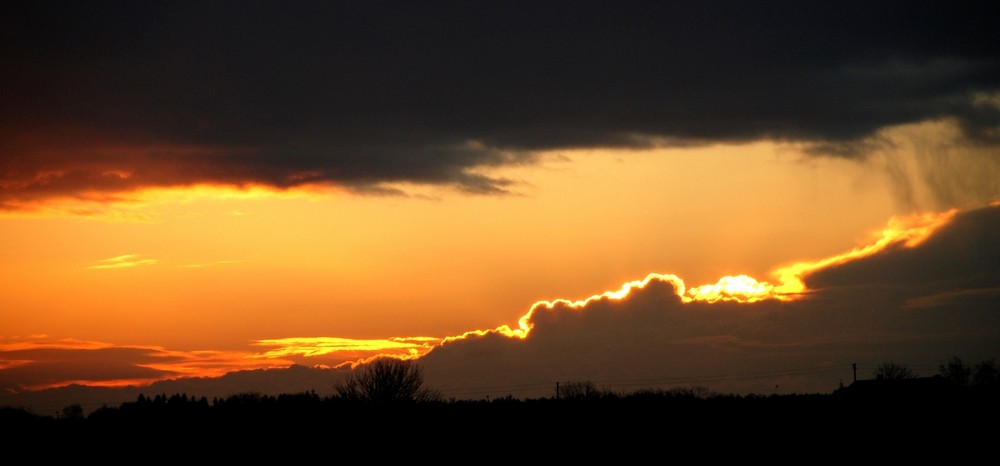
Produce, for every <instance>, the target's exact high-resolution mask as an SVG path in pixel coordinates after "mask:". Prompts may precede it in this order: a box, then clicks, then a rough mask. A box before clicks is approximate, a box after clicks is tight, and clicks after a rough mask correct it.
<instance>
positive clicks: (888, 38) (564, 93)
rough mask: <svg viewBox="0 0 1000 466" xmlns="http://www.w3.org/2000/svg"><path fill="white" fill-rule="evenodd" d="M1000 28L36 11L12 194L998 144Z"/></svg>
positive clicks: (617, 15) (10, 56)
mask: <svg viewBox="0 0 1000 466" xmlns="http://www.w3.org/2000/svg"><path fill="white" fill-rule="evenodd" d="M998 16H1000V5H998V4H997V3H996V2H985V1H984V2H922V1H918V2H836V3H829V4H815V3H808V2H807V3H803V2H765V3H759V2H727V1H722V2H626V3H621V2H499V3H485V4H484V3H482V2H296V3H288V2H192V3H176V2H87V3H70V4H66V3H65V2H56V3H49V2H21V3H18V4H15V5H10V6H8V7H6V8H5V13H4V15H3V19H0V34H2V35H3V40H2V41H0V44H2V45H0V56H2V57H3V62H4V63H3V65H4V70H5V72H4V73H3V75H2V76H0V85H2V88H3V89H5V92H4V93H3V94H2V95H0V171H2V173H0V181H3V182H4V183H3V184H0V189H3V190H4V191H5V192H6V193H5V194H6V197H10V196H16V195H21V196H29V197H30V196H31V195H33V194H32V193H33V192H34V191H38V192H40V193H46V192H50V191H53V192H55V191H60V190H64V191H68V192H75V191H78V190H80V189H84V188H87V187H90V188H97V189H108V190H112V189H116V188H122V187H126V188H127V187H130V186H132V185H133V184H136V185H137V184H160V185H162V184H184V183H193V182H202V181H221V182H230V183H238V182H243V181H260V182H266V183H271V184H274V185H277V186H289V185H294V184H297V183H301V182H305V181H333V182H338V183H343V184H348V185H354V186H360V187H365V186H372V185H376V184H378V183H380V182H386V181H416V182H427V183H445V184H454V185H457V186H459V187H461V188H464V189H467V190H471V191H476V192H496V191H502V190H503V189H504V183H503V180H494V179H489V178H485V177H482V176H476V175H474V174H470V173H469V172H468V171H467V169H469V168H470V167H475V166H480V165H490V164H504V163H516V162H522V161H526V160H530V158H531V155H530V153H531V151H533V150H538V149H550V148H566V147H587V146H634V145H643V144H648V143H649V141H650V138H665V139H673V140H696V141H697V140H721V141H741V140H749V139H755V138H762V137H768V138H779V139H791V140H800V141H811V142H824V143H834V144H837V143H843V142H850V141H853V140H856V139H858V138H863V137H865V136H868V135H871V134H873V132H874V131H876V130H877V129H879V128H882V127H885V126H887V125H894V124H899V123H906V122H913V121H919V120H923V119H929V118H941V117H954V118H957V119H959V120H960V121H961V123H962V124H963V125H964V127H965V128H966V129H967V130H968V131H969V134H970V135H979V136H986V135H988V133H987V132H986V131H985V130H986V129H988V128H991V127H994V126H996V125H997V123H998V122H1000V115H998V111H997V108H995V107H993V106H990V105H976V104H974V96H975V95H976V94H977V93H983V92H985V93H995V92H998V91H1000V60H998V59H997V55H996V50H998V49H1000V34H998V32H997V29H996V28H995V27H994V26H995V24H994V21H993V19H992V18H996V17H998ZM470 141H474V142H475V144H470V143H469V142H470ZM163 146H170V147H198V148H211V150H209V151H207V152H206V150H195V151H187V152H185V151H178V150H173V151H165V152H164V151H163V150H160V151H157V150H154V149H152V148H155V147H163ZM108 147H128V148H132V149H133V150H132V151H131V152H128V153H127V154H126V155H122V154H115V153H112V152H109V151H107V150H106V149H107V148H108ZM81 154H86V155H85V156H83V155H81ZM71 162H72V163H71ZM67 166H69V167H70V168H71V170H70V172H69V173H67V174H64V175H63V177H62V178H59V179H57V180H56V179H49V180H47V182H46V183H39V182H29V181H26V180H32V179H34V178H35V177H36V176H37V174H38V173H40V172H48V171H53V170H58V169H65V168H66V167H67ZM108 166H112V167H118V168H126V169H130V170H132V171H133V172H134V173H133V174H134V176H133V178H131V179H130V181H129V183H126V184H125V185H124V186H122V183H121V182H120V180H119V181H117V182H116V183H117V184H115V183H112V181H115V180H108V179H106V177H102V176H100V174H101V173H103V171H104V170H107V169H108V168H107V167H108ZM64 183H65V184H64Z"/></svg>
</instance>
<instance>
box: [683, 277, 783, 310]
mask: <svg viewBox="0 0 1000 466" xmlns="http://www.w3.org/2000/svg"><path fill="white" fill-rule="evenodd" d="M683 298H684V300H685V301H686V302H691V301H705V302H710V303H714V302H716V301H736V302H741V303H754V302H757V301H761V300H764V299H778V300H785V299H787V297H786V296H783V295H780V294H776V293H774V286H773V285H771V284H770V283H767V282H759V281H757V280H755V279H753V278H751V277H749V276H746V275H737V276H728V277H722V279H720V280H719V281H718V283H715V284H713V285H702V286H698V287H694V288H691V289H690V290H687V293H686V294H685V295H684V296H683Z"/></svg>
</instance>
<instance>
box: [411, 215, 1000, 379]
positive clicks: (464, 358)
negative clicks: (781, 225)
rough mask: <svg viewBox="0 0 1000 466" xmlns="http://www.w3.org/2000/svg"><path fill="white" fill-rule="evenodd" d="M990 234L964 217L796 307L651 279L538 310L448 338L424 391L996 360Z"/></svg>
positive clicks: (836, 278)
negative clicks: (622, 292) (522, 333)
mask: <svg viewBox="0 0 1000 466" xmlns="http://www.w3.org/2000/svg"><path fill="white" fill-rule="evenodd" d="M998 225H1000V206H995V207H989V208H983V209H977V210H973V211H969V212H965V213H962V214H960V215H959V216H958V217H956V218H955V220H954V221H953V222H952V223H951V224H949V225H947V226H946V227H944V228H942V229H941V230H939V231H938V232H937V233H936V234H935V235H934V236H933V237H931V238H930V239H928V240H927V241H926V242H924V243H922V244H921V245H920V246H918V247H916V248H912V249H907V248H900V249H889V250H886V251H883V252H881V253H879V254H876V255H874V256H870V257H868V258H864V259H857V260H854V261H852V262H849V263H846V264H844V265H842V266H838V267H832V268H827V269H821V270H819V271H817V272H814V273H813V275H811V276H809V277H806V278H807V279H806V281H807V282H808V283H809V284H810V286H811V287H812V292H811V293H810V295H809V297H808V298H807V299H804V300H801V301H793V302H777V301H762V302H758V303H753V304H740V303H725V302H717V303H714V304H708V303H687V304H685V303H682V302H681V300H680V299H679V298H678V297H677V295H676V294H675V291H674V289H673V286H672V285H671V284H669V283H666V282H653V283H651V284H650V285H649V286H647V287H646V288H643V289H641V290H635V291H633V292H632V293H631V294H630V295H629V296H628V297H627V298H626V299H624V300H621V301H615V300H609V299H603V300H598V301H593V302H591V303H589V304H588V305H587V306H586V307H584V308H582V309H570V308H568V307H567V306H564V305H558V306H556V307H554V308H553V309H551V310H549V309H538V310H536V311H535V313H533V315H532V319H531V322H532V323H533V324H534V325H535V327H534V329H533V330H532V331H531V333H530V334H529V335H528V337H527V338H526V339H524V340H520V339H511V338H507V337H503V336H501V335H498V334H488V335H486V336H483V337H472V338H468V339H465V340H456V341H453V342H451V343H446V344H444V345H442V346H439V347H437V348H435V349H434V350H433V351H431V352H430V353H428V354H427V355H426V356H424V357H423V358H422V359H421V360H420V361H421V363H422V364H423V367H424V368H425V371H426V373H427V378H428V381H429V382H431V383H434V384H438V385H439V386H442V387H448V388H449V389H451V390H455V391H456V392H458V393H465V394H477V395H480V396H482V395H486V394H490V395H493V396H503V395H505V393H502V390H503V389H505V388H506V387H529V388H533V389H534V391H533V392H525V393H519V395H529V394H530V395H531V396H551V394H552V393H553V391H552V389H553V386H554V384H555V382H557V381H594V382H595V383H597V384H598V385H603V384H606V385H609V386H611V387H612V388H616V389H619V390H626V389H635V388H652V387H657V386H668V387H669V386H685V385H701V386H706V387H709V388H711V389H714V390H717V391H720V392H735V393H772V392H773V391H774V390H776V388H775V387H776V386H780V390H781V391H782V392H789V391H795V392H805V393H829V392H831V391H833V390H834V389H836V388H837V386H838V384H839V383H841V382H844V383H845V384H846V383H850V382H851V380H852V377H853V374H852V371H851V364H853V363H859V365H861V366H862V367H868V368H874V367H875V365H877V364H878V363H881V362H885V361H895V362H897V363H902V364H908V365H914V366H917V365H919V367H920V368H919V369H918V373H919V374H920V375H924V376H930V375H933V374H935V373H936V364H938V363H943V362H944V361H945V360H946V359H947V358H949V357H951V356H960V357H962V358H963V359H965V360H971V361H980V360H986V359H990V358H997V357H998V356H1000V339H998V338H997V336H998V335H1000V249H998V248H997V241H996V239H997V238H998V237H1000V236H998V235H997V233H998ZM928 366H930V367H931V369H930V371H929V372H928V370H927V367H928ZM871 375H872V374H871V373H870V372H869V373H859V374H858V376H859V378H868V377H871Z"/></svg>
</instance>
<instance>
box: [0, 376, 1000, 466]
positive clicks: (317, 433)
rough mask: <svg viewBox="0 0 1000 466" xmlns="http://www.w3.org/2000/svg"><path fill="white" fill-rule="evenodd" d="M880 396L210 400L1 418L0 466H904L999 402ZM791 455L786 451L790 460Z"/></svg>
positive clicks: (950, 391) (902, 393) (992, 434)
mask: <svg viewBox="0 0 1000 466" xmlns="http://www.w3.org/2000/svg"><path fill="white" fill-rule="evenodd" d="M937 379H940V378H939V377H938V378H937ZM914 380H920V379H914ZM571 385H572V384H570V386H571ZM918 385H919V384H918ZM887 387H888V388H886V389H885V390H880V389H875V390H874V391H869V390H866V389H858V387H854V386H851V387H844V388H842V389H839V390H837V391H835V392H834V393H832V394H810V395H794V394H793V395H767V396H763V395H750V396H737V395H719V394H712V393H707V392H704V391H700V390H640V391H636V392H633V393H629V394H616V393H612V392H608V391H600V390H592V391H584V392H582V393H581V392H572V391H570V392H569V393H568V394H569V395H571V396H566V395H567V393H563V394H562V396H560V397H555V396H553V397H550V398H539V399H516V398H512V397H502V398H493V399H482V400H454V399H452V400H443V399H436V400H432V401H410V402H399V403H375V402H364V401H358V400H348V399H345V398H343V397H338V396H319V395H317V394H315V393H312V392H307V393H297V394H286V395H278V396H272V395H261V394H255V393H243V394H237V395H233V396H230V397H227V398H216V399H212V400H209V399H207V398H204V397H194V396H189V395H186V394H173V395H166V394H158V395H153V396H146V395H140V396H139V397H138V399H137V400H135V401H132V402H127V403H122V404H121V405H120V406H116V407H110V406H108V407H102V408H99V409H97V410H95V411H94V412H92V413H90V414H88V415H83V413H82V412H81V411H80V410H79V409H76V408H74V407H68V408H67V409H64V410H63V411H62V412H61V413H60V414H59V415H58V416H42V415H36V414H32V413H30V412H27V411H25V410H21V409H16V408H4V409H2V410H0V427H2V428H3V429H4V432H5V433H6V436H5V438H6V440H7V442H8V445H9V447H8V448H7V451H8V452H11V451H16V450H17V449H18V448H25V449H28V451H30V452H34V453H38V452H39V451H36V449H37V448H39V447H38V446H37V445H39V443H38V442H39V441H44V442H45V443H43V444H42V445H43V446H42V447H41V450H40V452H41V453H45V455H43V456H45V457H46V458H50V459H58V458H59V457H60V456H62V457H65V458H68V459H81V458H84V457H88V456H89V457H94V458H96V459H109V455H110V457H112V458H113V457H117V458H122V459H128V458H131V456H129V455H127V454H126V452H128V451H130V450H129V448H142V449H143V450H142V451H143V452H144V453H142V455H143V457H144V458H147V459H150V458H155V459H158V460H160V461H161V462H166V461H187V460H188V458H190V457H191V456H192V455H199V456H198V457H199V458H203V459H205V460H218V461H224V460H225V461H234V460H249V461H253V460H260V461H262V460H263V458H264V457H280V458H281V459H283V460H285V461H288V460H291V459H296V458H299V459H302V460H305V459H314V458H315V455H317V454H319V455H322V456H328V457H341V456H343V458H344V459H343V461H347V459H346V458H348V456H347V455H353V454H357V453H358V450H359V449H360V450H361V451H363V454H364V455H365V456H366V457H367V458H369V459H371V460H373V461H378V462H381V461H396V460H407V461H411V460H413V459H414V458H420V457H424V458H425V459H427V460H434V459H437V460H440V461H441V462H445V463H448V462H463V463H464V462H478V461H482V460H483V458H484V455H485V457H489V456H496V455H501V456H503V455H512V454H528V452H529V451H531V449H532V448H535V449H540V450H539V451H540V453H537V454H540V455H542V456H540V457H538V458H539V459H542V458H547V459H552V460H562V461H585V460H590V459H592V458H593V455H598V454H600V455H609V454H614V455H616V458H617V460H616V461H618V462H624V463H634V462H639V461H645V460H646V459H648V458H647V457H648V455H650V454H660V455H665V454H668V453H669V454H671V455H673V454H681V453H685V454H686V453H688V452H691V451H696V452H698V453H699V454H700V455H702V456H701V457H702V459H722V458H734V457H735V456H737V455H750V456H758V455H763V454H764V450H767V449H777V450H776V451H775V452H771V453H769V454H771V455H775V454H776V455H779V456H787V455H791V454H792V453H791V452H793V451H797V450H799V449H813V450H815V451H821V452H824V453H823V454H824V455H834V454H835V453H834V452H840V453H841V454H847V452H849V451H850V452H855V453H854V454H858V452H859V451H860V450H859V449H862V448H869V449H870V448H875V447H884V446H886V445H888V444H892V443H895V442H898V441H900V440H898V439H905V442H906V445H907V446H906V447H904V450H903V451H901V452H896V453H895V454H894V456H893V458H894V459H896V460H899V459H902V458H916V456H909V455H915V454H916V451H917V450H916V449H912V447H911V445H917V446H920V445H938V448H942V449H943V448H947V447H946V446H945V445H948V444H957V443H956V442H962V443H961V444H981V445H984V446H985V445H991V444H992V442H993V441H994V440H995V438H996V434H997V425H998V420H1000V416H998V414H1000V409H998V407H1000V391H997V390H989V391H987V390H980V389H972V388H970V387H961V386H954V385H947V384H945V385H933V387H934V388H932V389H929V390H925V389H926V388H927V387H917V388H914V387H915V386H910V387H909V388H901V387H900V386H887ZM944 387H946V388H944ZM33 445H34V446H33ZM46 445H47V446H46ZM793 446H794V448H795V449H796V450H789V448H792V447H793ZM522 449H527V450H524V451H521V450H522ZM470 451H471V452H476V453H468V452H470ZM352 452H353V453H352ZM463 452H466V453H463ZM518 452H520V453H518ZM886 453H887V452H886ZM880 454H881V453H880V452H876V453H875V454H874V455H875V456H874V457H876V458H877V457H878V455H880ZM952 454H953V455H956V453H955V452H952ZM53 455H55V456H53ZM261 455H263V456H261ZM274 455H278V456H274ZM456 455H457V456H456ZM465 455H474V456H465ZM961 455H962V453H961V452H958V453H957V457H958V458H961V457H962V456H961ZM671 457H672V456H671ZM828 458H833V457H832V456H828ZM788 459H789V460H790V459H791V457H789V458H788ZM955 459H956V458H955V457H953V458H952V460H955ZM331 462H334V461H333V460H331Z"/></svg>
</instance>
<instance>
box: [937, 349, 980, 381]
mask: <svg viewBox="0 0 1000 466" xmlns="http://www.w3.org/2000/svg"><path fill="white" fill-rule="evenodd" d="M938 373H939V374H940V375H941V376H942V377H944V378H945V379H947V380H948V381H949V382H952V383H954V384H956V385H959V386H963V387H964V386H966V385H968V384H969V379H970V378H971V377H972V368H971V367H969V366H968V365H967V364H965V362H963V361H962V359H961V358H959V357H958V356H952V357H951V358H950V359H948V362H947V363H946V364H942V365H940V366H938Z"/></svg>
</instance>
